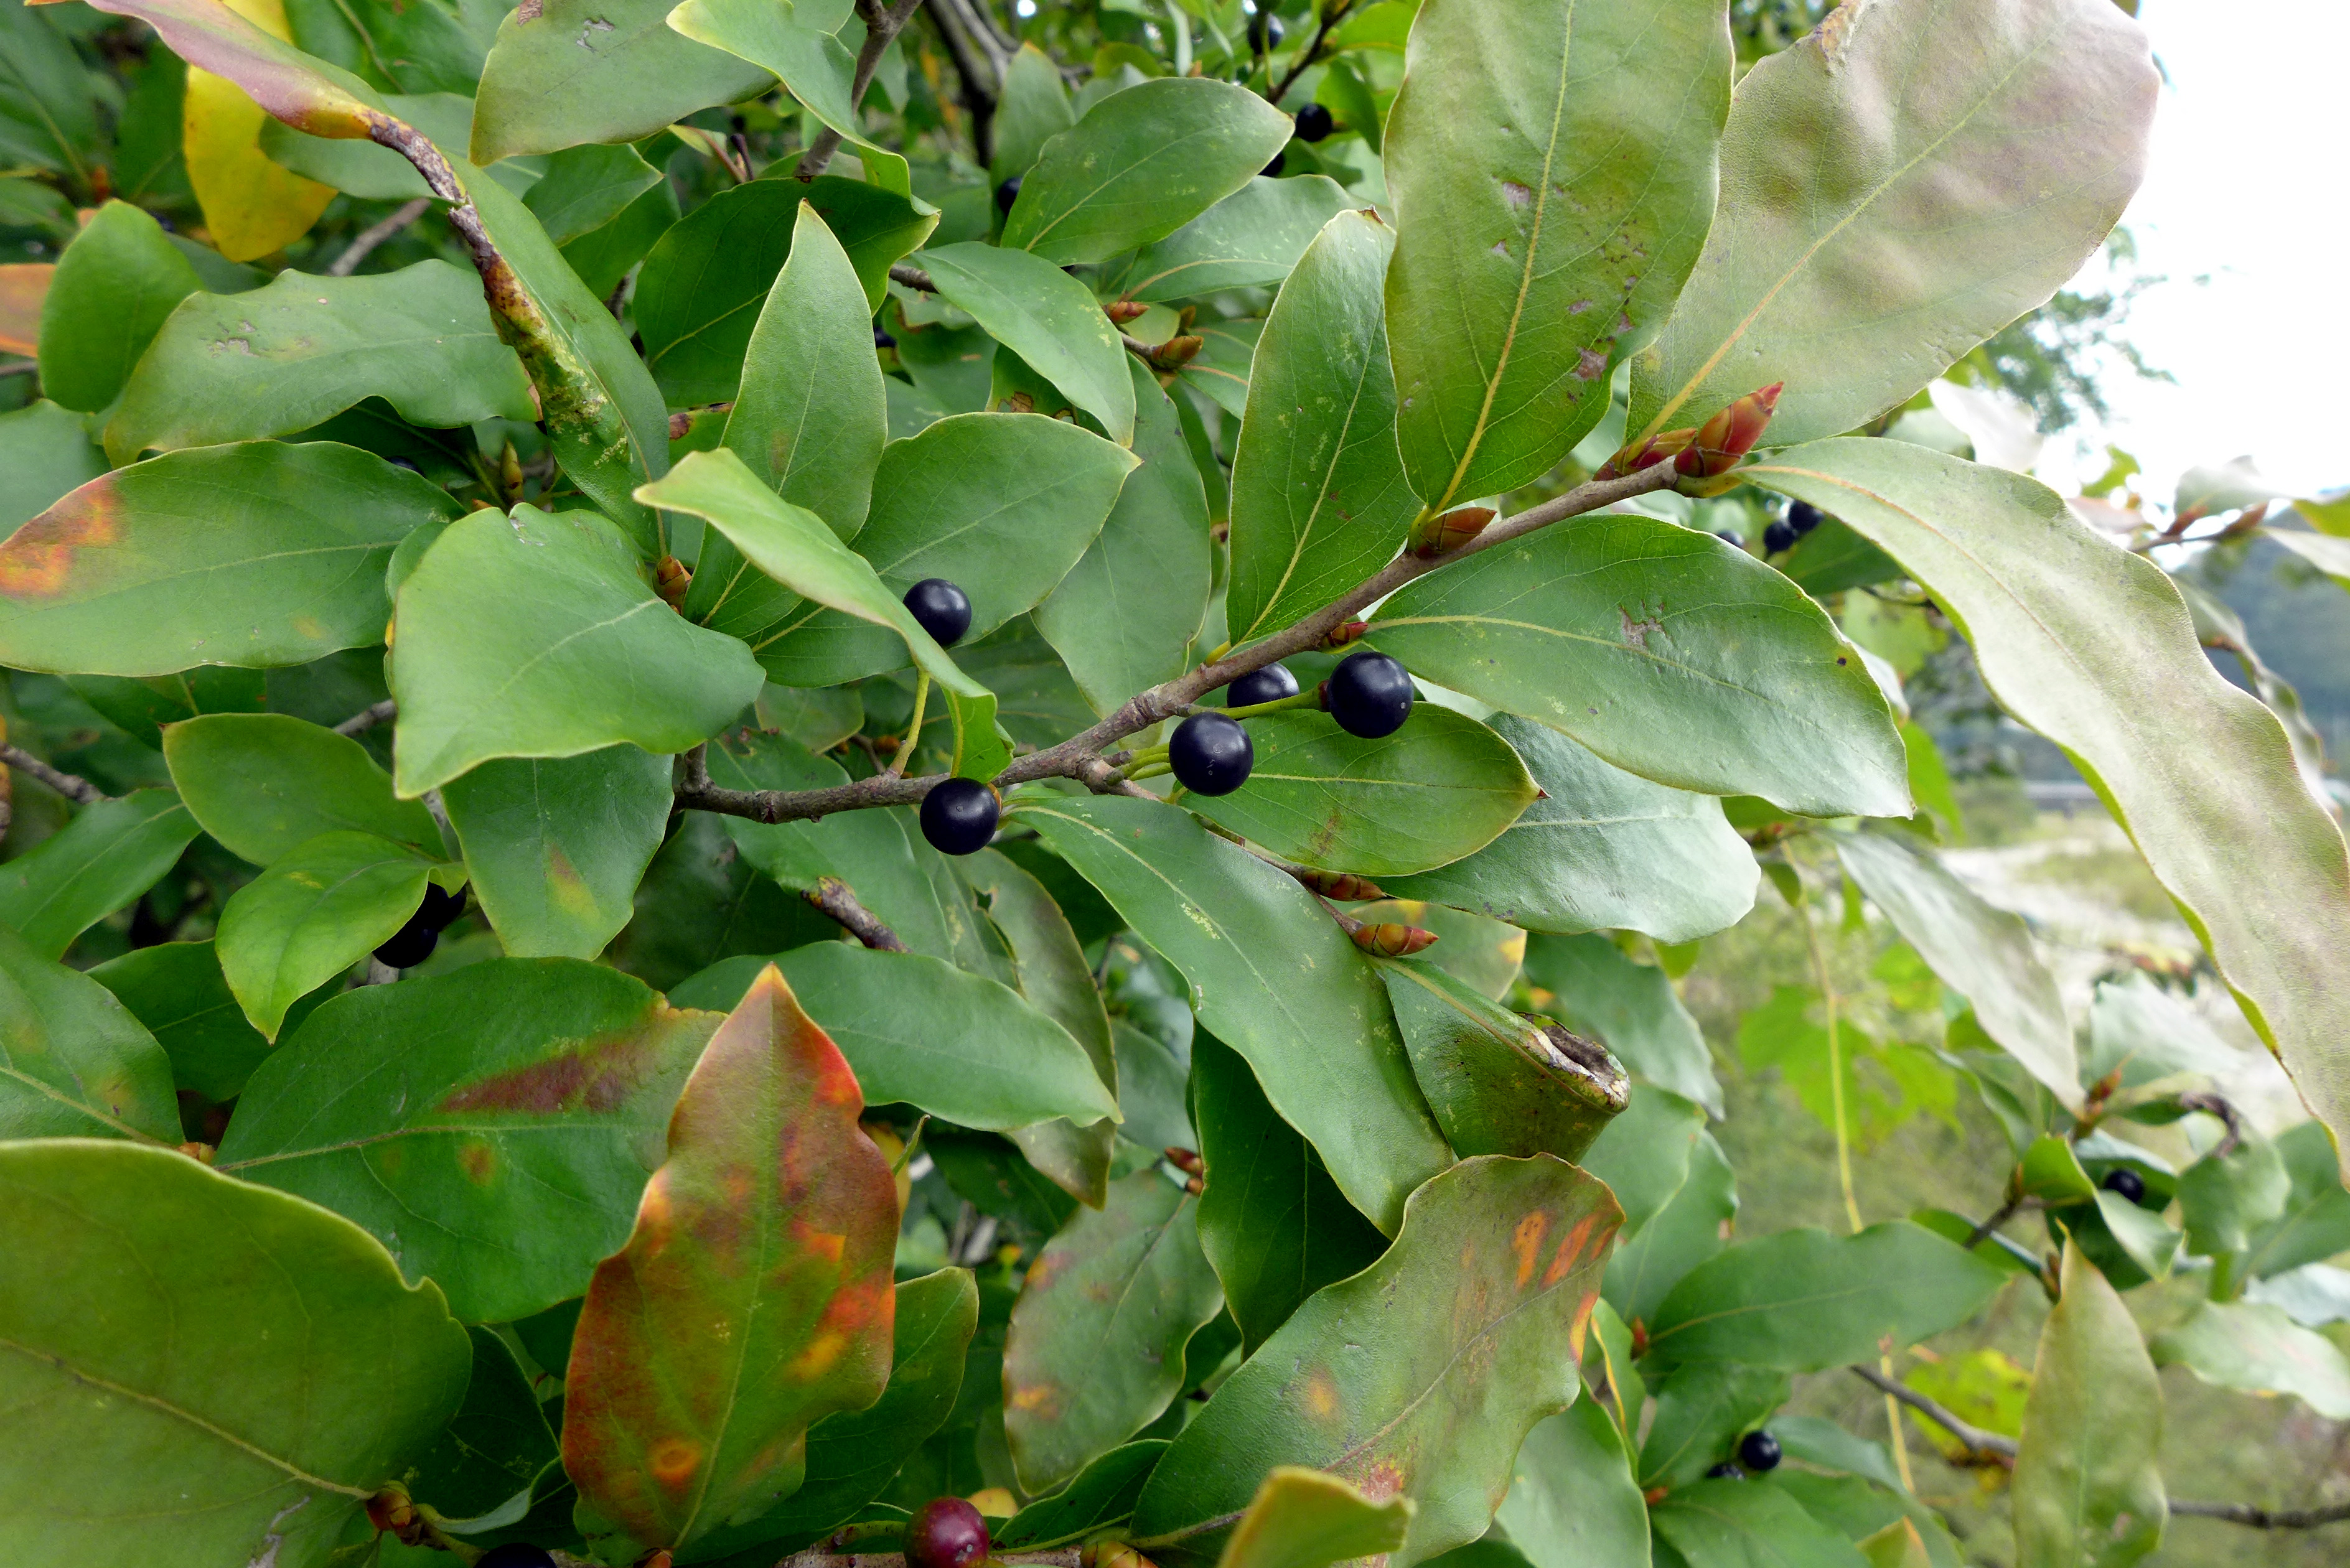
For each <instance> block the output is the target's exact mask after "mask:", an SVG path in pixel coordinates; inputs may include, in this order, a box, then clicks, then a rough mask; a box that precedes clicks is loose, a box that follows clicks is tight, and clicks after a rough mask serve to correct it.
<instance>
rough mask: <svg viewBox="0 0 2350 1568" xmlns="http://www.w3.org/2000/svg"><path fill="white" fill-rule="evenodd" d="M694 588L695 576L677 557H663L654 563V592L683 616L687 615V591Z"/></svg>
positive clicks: (662, 601)
mask: <svg viewBox="0 0 2350 1568" xmlns="http://www.w3.org/2000/svg"><path fill="white" fill-rule="evenodd" d="M692 586H693V574H692V573H691V572H690V571H688V570H686V566H685V563H684V562H683V561H681V560H679V559H678V558H677V557H676V556H662V557H661V558H660V560H659V561H658V562H656V563H654V566H653V592H655V593H657V594H659V595H660V597H661V603H663V604H665V605H667V606H669V607H670V608H671V609H673V610H675V611H677V612H678V613H679V614H681V615H682V614H684V613H685V591H686V589H688V588H690V587H692Z"/></svg>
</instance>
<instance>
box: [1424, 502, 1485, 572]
mask: <svg viewBox="0 0 2350 1568" xmlns="http://www.w3.org/2000/svg"><path fill="white" fill-rule="evenodd" d="M1492 520H1493V509H1492V507H1490V506H1460V507H1455V508H1454V509H1453V510H1451V511H1450V512H1447V513H1446V514H1444V515H1443V516H1441V517H1431V518H1430V519H1428V520H1427V521H1426V522H1424V523H1422V524H1419V525H1418V526H1416V527H1414V528H1413V529H1412V539H1411V553H1412V554H1413V555H1415V556H1419V558H1420V559H1421V560H1423V561H1425V560H1429V559H1431V558H1433V557H1435V556H1442V555H1448V554H1450V553H1451V552H1452V551H1454V550H1457V549H1459V548H1460V547H1461V545H1466V544H1467V543H1468V542H1469V541H1470V540H1471V539H1474V538H1475V537H1476V536H1477V535H1480V534H1482V533H1483V532H1484V531H1485V524H1488V523H1491V522H1492Z"/></svg>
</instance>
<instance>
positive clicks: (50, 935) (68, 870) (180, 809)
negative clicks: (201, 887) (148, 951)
mask: <svg viewBox="0 0 2350 1568" xmlns="http://www.w3.org/2000/svg"><path fill="white" fill-rule="evenodd" d="M196 832H197V828H196V822H195V818H193V817H192V816H190V815H188V808H187V807H186V806H184V805H182V804H180V797H179V796H178V795H176V794H172V792H171V791H170V790H167V789H142V790H138V791H134V792H133V793H132V794H128V795H125V796H123V797H122V798H121V799H120V800H102V801H99V802H98V803H97V804H96V805H88V806H84V807H83V808H82V809H81V810H80V811H78V812H77V813H76V814H75V815H74V819H73V820H72V821H71V822H69V823H68V824H66V826H64V827H63V828H61V829H59V830H58V831H57V832H56V833H54V834H51V835H50V836H48V837H47V838H45V839H43V840H41V842H40V843H39V844H38V845H36V846H34V848H33V849H32V850H31V851H29V852H28V853H26V854H24V855H19V856H18V857H16V858H15V859H14V860H10V861H7V862H5V863H0V926H5V927H7V928H8V929H11V930H14V931H15V932H16V934H17V935H18V936H19V937H22V938H23V939H24V940H25V942H26V946H28V947H29V948H31V949H32V950H33V951H35V952H36V953H38V954H39V955H40V956H41V957H43V958H45V959H57V958H62V957H64V956H65V951H66V950H67V949H68V948H69V947H71V946H73V943H74V939H75V938H76V937H78V936H79V935H81V934H82V932H84V931H86V930H88V929H89V928H90V927H92V926H94V925H96V924H97V923H98V922H99V921H100V920H102V919H106V917H107V916H109V915H110V914H112V913H114V911H115V910H117V909H120V908H122V907H123V906H124V905H125V904H128V903H130V901H131V900H132V899H134V898H138V897H139V895H140V894H141V893H144V892H145V891H147V889H148V888H151V887H153V886H154V885H155V884H156V882H157V881H158V880H160V879H161V877H162V876H163V874H164V873H165V872H167V871H169V870H171V868H172V865H173V864H174V863H175V862H177V861H178V860H179V858H180V852H181V851H182V850H183V849H185V848H186V847H187V846H188V841H189V840H190V839H192V838H193V837H195V836H196Z"/></svg>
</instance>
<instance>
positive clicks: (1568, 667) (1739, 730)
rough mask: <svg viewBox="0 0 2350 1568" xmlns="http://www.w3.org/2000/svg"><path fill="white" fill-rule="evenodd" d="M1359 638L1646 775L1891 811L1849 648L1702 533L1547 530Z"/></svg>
mask: <svg viewBox="0 0 2350 1568" xmlns="http://www.w3.org/2000/svg"><path fill="white" fill-rule="evenodd" d="M1883 444H1887V445H1890V444H1893V443H1890V442H1887V443H1883ZM1370 636H1371V638H1372V639H1373V640H1374V641H1375V642H1376V643H1377V644H1378V649H1379V650H1380V651H1381V652H1383V653H1388V654H1391V655H1393V656H1394V657H1396V658H1398V659H1402V660H1403V661H1404V663H1406V664H1407V665H1409V666H1410V667H1411V669H1412V670H1413V672H1414V673H1416V674H1419V675H1420V676H1423V677H1425V678H1426V679H1428V680H1433V681H1436V682H1437V683H1438V684H1440V685H1442V686H1447V687H1450V688H1451V689H1452V690H1453V691H1461V692H1466V693H1467V694H1468V695H1470V696H1471V697H1474V698H1476V699H1477V700H1478V701H1482V702H1490V703H1492V705H1493V706H1494V707H1496V708H1500V709H1503V711H1508V712H1512V713H1522V714H1523V715H1524V716H1525V717H1527V718H1529V719H1534V720H1537V721H1539V722H1542V723H1544V724H1547V725H1549V726H1550V727H1551V728H1552V729H1554V730H1557V731H1559V732H1562V733H1564V734H1566V735H1569V736H1572V737H1573V738H1574V739H1575V740H1577V741H1580V742H1582V743H1583V744H1585V745H1586V746H1588V747H1590V748H1591V750H1592V751H1594V752H1596V753H1598V755H1599V756H1600V757H1601V758H1602V759H1603V760H1605V761H1607V762H1609V763H1614V764H1615V765H1616V766H1617V767H1619V768H1623V769H1625V770H1627V772H1631V773H1636V774H1639V775H1640V776H1641V777H1643V778H1648V779H1654V780H1655V781H1656V782H1657V783H1659V784H1671V785H1673V786H1675V787H1676V788H1679V789H1692V790H1702V791H1704V792H1705V793H1707V794H1759V795H1761V796H1763V798H1764V799H1766V800H1769V801H1772V802H1773V803H1775V804H1777V805H1783V806H1786V807H1788V808H1789V809H1790V810H1794V811H1799V812H1803V813H1804V814H1806V815H1814V816H1836V815H1864V816H1907V815H1908V814H1909V810H1910V805H1909V769H1908V753H1906V752H1905V751H1904V750H1903V749H1902V745H1901V737H1900V735H1899V734H1898V732H1896V731H1895V729H1894V727H1893V717H1892V711H1891V710H1890V709H1889V708H1887V706H1886V702H1885V698H1884V695H1883V693H1881V692H1880V691H1878V690H1877V682H1876V681H1875V680H1873V679H1871V678H1870V676H1869V673H1868V671H1867V670H1866V669H1864V668H1863V667H1862V664H1861V661H1860V656H1859V654H1858V653H1857V652H1856V650H1855V649H1853V647H1852V645H1851V644H1850V643H1848V642H1846V641H1845V640H1844V639H1843V638H1842V637H1841V636H1840V635H1839V634H1838V633H1837V631H1836V628H1835V623H1834V622H1833V621H1831V620H1829V619H1828V618H1827V615H1826V612H1825V611H1824V610H1822V609H1821V608H1820V607H1818V606H1817V605H1816V604H1814V603H1813V602H1812V601H1811V600H1810V599H1809V598H1807V597H1804V594H1803V592H1802V591H1801V590H1800V589H1798V588H1796V587H1794V585H1793V584H1791V583H1789V582H1788V581H1787V580H1786V579H1785V578H1784V577H1782V576H1779V574H1778V573H1776V572H1774V571H1773V570H1771V568H1770V567H1768V566H1764V565H1763V563H1762V562H1760V561H1758V560H1756V559H1755V558H1754V557H1753V556H1749V555H1748V554H1746V552H1744V551H1743V550H1740V549H1737V548H1735V547H1733V546H1732V545H1728V544H1725V543H1723V542H1722V541H1721V540H1720V539H1716V538H1714V537H1713V536H1712V535H1708V534H1700V533H1697V532H1695V531H1693V530H1690V529H1687V528H1682V527H1679V526H1678V525H1677V524H1671V523H1667V522H1663V521H1661V520H1659V519H1658V518H1654V517H1645V516H1639V515H1636V514H1600V515H1596V516H1591V517H1585V518H1582V519H1579V520H1577V521H1576V522H1575V524H1572V525H1570V526H1567V527H1560V528H1545V529H1544V530H1542V531H1541V532H1539V533H1536V534H1531V535H1526V536H1524V537H1523V538H1520V539H1516V540H1513V541H1512V542H1511V543H1509V544H1507V545H1503V546H1501V547H1499V548H1496V549H1490V550H1485V551H1482V552H1481V553H1479V554H1477V555H1474V556H1470V557H1469V558H1468V559H1466V560H1463V561H1457V562H1455V563H1453V564H1452V565H1451V566H1445V567H1443V568H1441V569H1440V570H1438V571H1435V572H1431V573H1430V574H1429V575H1428V576H1424V577H1420V578H1419V579H1417V580H1416V581H1413V582H1409V583H1407V584H1405V585H1404V586H1403V587H1402V588H1400V589H1399V590H1398V591H1397V593H1396V594H1395V596H1394V597H1391V598H1389V599H1388V601H1387V602H1386V603H1385V604H1383V605H1381V606H1380V607H1379V609H1378V614H1377V616H1376V617H1375V618H1373V619H1372V621H1371V624H1370Z"/></svg>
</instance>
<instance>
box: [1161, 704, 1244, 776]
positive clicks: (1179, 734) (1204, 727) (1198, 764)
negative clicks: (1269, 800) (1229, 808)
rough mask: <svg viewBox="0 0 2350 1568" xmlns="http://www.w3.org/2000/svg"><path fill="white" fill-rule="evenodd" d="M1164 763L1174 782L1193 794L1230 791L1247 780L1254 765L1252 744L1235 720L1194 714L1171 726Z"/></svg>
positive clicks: (1215, 715) (1213, 715)
mask: <svg viewBox="0 0 2350 1568" xmlns="http://www.w3.org/2000/svg"><path fill="white" fill-rule="evenodd" d="M1167 763H1168V766H1170V767H1171V768H1173V769H1174V770H1175V779H1176V782H1177V783H1179V784H1181V785H1182V786H1183V787H1184V788H1185V789H1188V790H1190V791H1191V793H1192V794H1232V791H1234V790H1236V789H1238V788H1240V787H1241V785H1243V784H1246V783H1248V776H1249V770H1250V769H1251V768H1253V767H1254V766H1256V746H1255V745H1254V743H1253V742H1251V741H1250V740H1249V735H1248V732H1247V731H1246V730H1243V729H1242V728H1241V723H1240V721H1239V720H1237V719H1227V718H1225V717H1224V716H1223V715H1222V713H1194V714H1192V715H1191V717H1190V718H1188V719H1186V720H1184V721H1183V722H1181V723H1180V724H1178V725H1176V726H1175V734H1174V738H1173V739H1171V740H1170V741H1169V742H1167Z"/></svg>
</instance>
